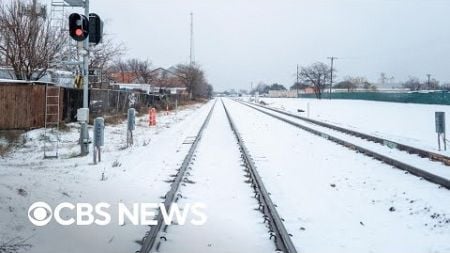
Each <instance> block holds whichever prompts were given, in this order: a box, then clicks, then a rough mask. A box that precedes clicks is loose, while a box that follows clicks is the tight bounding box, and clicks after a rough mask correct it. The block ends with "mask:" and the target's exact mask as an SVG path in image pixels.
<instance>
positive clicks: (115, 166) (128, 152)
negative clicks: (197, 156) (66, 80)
mask: <svg viewBox="0 0 450 253" xmlns="http://www.w3.org/2000/svg"><path fill="white" fill-rule="evenodd" d="M211 105H212V104H211V103H209V104H207V105H204V106H202V107H200V106H199V105H195V106H188V107H186V108H184V109H183V110H181V111H180V112H179V113H178V114H177V115H175V114H173V113H172V114H170V115H167V116H165V115H163V114H161V115H159V117H158V126H157V127H152V128H151V127H148V122H147V118H146V117H140V118H138V119H137V126H136V131H135V145H134V146H133V147H130V148H126V142H125V140H126V125H125V122H124V123H121V124H118V125H115V126H108V125H107V126H106V129H105V148H104V153H103V155H102V162H101V163H99V164H97V165H93V163H92V152H91V154H90V155H89V156H87V157H76V154H78V153H79V145H78V144H77V140H78V136H79V133H78V128H77V124H72V125H70V131H66V132H63V133H62V136H61V139H62V144H61V145H62V148H61V150H60V153H61V157H60V159H57V160H43V159H42V157H43V150H42V149H43V146H42V141H41V138H42V136H43V131H42V129H38V130H33V131H30V132H28V133H26V134H25V136H24V138H25V140H26V142H25V144H24V146H23V147H21V148H19V149H17V150H14V152H12V153H11V154H10V155H8V156H7V157H4V158H0V228H1V229H0V245H1V244H2V243H6V242H8V243H9V244H15V243H19V244H22V243H24V244H29V245H30V246H31V247H25V248H23V252H33V253H34V252H36V253H38V252H40V253H51V252H111V253H113V252H117V253H119V252H120V253H123V252H135V251H136V250H138V249H139V248H140V246H139V244H137V243H136V242H135V241H140V240H141V239H142V237H143V236H144V234H145V232H146V231H148V229H149V228H148V227H147V226H133V225H127V224H125V225H124V226H118V224H117V220H114V219H113V222H112V223H111V224H110V225H107V226H96V225H93V226H85V227H82V226H75V225H72V226H61V225H57V224H56V223H55V222H54V221H52V222H51V223H50V224H49V225H47V226H45V227H34V226H33V225H32V224H31V223H30V222H29V221H28V217H27V211H28V207H29V206H30V205H31V204H32V203H34V202H36V201H44V202H47V203H48V204H50V205H51V206H56V205H57V204H59V203H61V202H70V203H79V202H85V203H91V204H96V203H99V202H107V203H111V204H113V205H114V204H118V203H125V204H130V205H131V203H133V202H138V203H142V202H146V203H152V202H154V203H159V202H160V201H161V199H160V197H161V196H164V194H165V193H166V192H167V191H168V189H169V184H168V183H167V182H165V180H167V179H170V175H171V174H174V173H176V170H177V168H178V167H179V164H180V163H181V161H182V160H183V158H184V156H185V155H186V153H187V151H188V149H189V145H185V144H183V142H184V141H185V140H186V139H189V138H192V136H195V135H196V134H197V131H198V129H199V127H200V125H201V124H202V123H203V120H204V118H205V117H206V115H207V113H208V111H209V109H210V107H211ZM91 134H92V131H91ZM20 252H22V251H20Z"/></svg>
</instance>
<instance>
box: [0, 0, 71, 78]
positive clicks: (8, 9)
mask: <svg viewBox="0 0 450 253" xmlns="http://www.w3.org/2000/svg"><path fill="white" fill-rule="evenodd" d="M0 34H1V36H0V55H1V56H2V58H4V59H5V61H6V62H7V65H9V66H11V67H12V69H13V70H14V74H15V76H16V79H19V80H38V79H40V78H42V77H43V76H44V75H45V74H46V72H47V69H48V68H49V66H50V63H51V62H54V61H56V60H57V59H58V58H59V54H61V52H62V49H63V47H64V45H65V43H66V41H67V35H65V34H63V33H62V32H61V31H58V30H55V29H53V28H52V27H51V26H50V21H49V20H46V19H44V18H42V17H39V16H38V15H37V14H36V13H35V10H30V8H29V6H27V4H26V2H25V1H23V0H18V1H15V2H11V3H10V4H6V3H4V2H3V3H0Z"/></svg>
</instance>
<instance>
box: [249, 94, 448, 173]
mask: <svg viewBox="0 0 450 253" xmlns="http://www.w3.org/2000/svg"><path fill="white" fill-rule="evenodd" d="M242 103H243V104H245V105H247V106H249V104H248V103H246V102H242ZM250 105H254V106H259V107H261V108H264V109H267V110H271V111H274V112H278V113H281V114H284V115H287V116H290V117H293V118H296V119H300V120H303V121H306V122H309V123H312V124H315V125H318V126H322V127H326V128H330V129H333V130H336V131H339V132H342V133H345V134H348V135H353V136H356V137H359V138H361V139H365V140H368V141H372V142H375V143H379V144H381V145H384V146H388V147H390V148H395V149H398V150H401V151H405V152H408V153H410V154H416V155H418V156H420V157H422V158H429V159H430V160H433V161H439V162H442V163H443V164H445V165H447V166H450V157H449V156H446V155H442V154H438V153H435V152H431V151H428V150H423V149H420V148H416V147H412V146H409V145H405V144H402V143H398V142H396V141H391V140H387V139H383V138H380V137H376V136H373V135H369V134H365V133H361V132H358V131H354V130H350V129H347V128H343V127H339V126H336V125H333V124H329V123H325V122H322V121H318V120H314V119H309V118H306V117H302V116H299V115H295V114H293V113H289V112H286V111H283V110H279V109H276V108H272V107H269V106H264V105H259V104H253V103H252V104H250Z"/></svg>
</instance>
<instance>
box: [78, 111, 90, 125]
mask: <svg viewBox="0 0 450 253" xmlns="http://www.w3.org/2000/svg"><path fill="white" fill-rule="evenodd" d="M77 120H78V122H88V121H89V108H80V109H78V110H77Z"/></svg>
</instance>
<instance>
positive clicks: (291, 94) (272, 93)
mask: <svg viewBox="0 0 450 253" xmlns="http://www.w3.org/2000/svg"><path fill="white" fill-rule="evenodd" d="M268 97H271V98H295V97H297V91H296V90H269V94H268Z"/></svg>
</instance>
